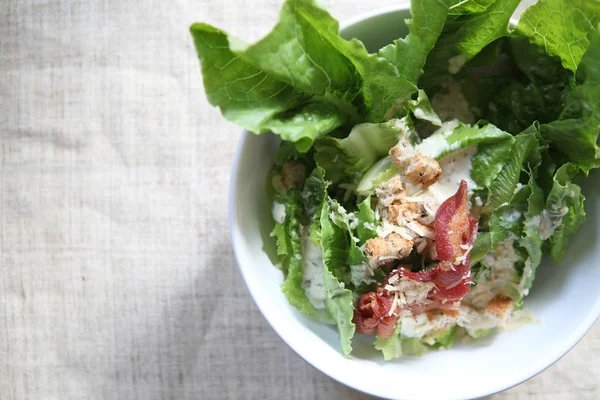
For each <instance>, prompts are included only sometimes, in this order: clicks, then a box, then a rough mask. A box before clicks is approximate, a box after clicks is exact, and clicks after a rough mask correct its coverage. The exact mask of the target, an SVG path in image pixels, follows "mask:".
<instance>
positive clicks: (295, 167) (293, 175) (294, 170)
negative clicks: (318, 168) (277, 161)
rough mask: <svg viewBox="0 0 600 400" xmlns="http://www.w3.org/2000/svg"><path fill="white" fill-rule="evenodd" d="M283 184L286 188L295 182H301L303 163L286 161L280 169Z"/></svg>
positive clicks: (302, 178) (303, 174)
mask: <svg viewBox="0 0 600 400" xmlns="http://www.w3.org/2000/svg"><path fill="white" fill-rule="evenodd" d="M281 175H282V179H283V186H285V188H286V189H288V188H290V187H292V186H294V185H295V184H297V183H303V182H304V178H305V171H304V165H303V164H301V163H299V162H294V161H287V162H286V163H285V164H283V166H282V169H281Z"/></svg>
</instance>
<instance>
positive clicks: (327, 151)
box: [315, 119, 411, 182]
mask: <svg viewBox="0 0 600 400" xmlns="http://www.w3.org/2000/svg"><path fill="white" fill-rule="evenodd" d="M406 121H408V120H407V119H401V120H398V119H393V120H390V121H388V122H386V123H383V124H368V123H366V124H360V125H356V126H355V127H354V128H353V129H352V132H350V135H348V137H346V138H344V139H337V138H333V137H324V138H321V139H320V140H319V141H317V142H316V143H315V149H316V153H315V160H316V161H317V164H318V165H319V166H321V167H323V168H324V169H325V171H326V173H327V179H329V180H331V181H333V182H338V181H340V180H341V179H344V178H346V177H354V178H358V177H360V176H362V175H363V174H364V173H365V172H366V171H367V170H368V169H369V168H370V167H371V166H372V165H373V164H375V163H376V162H377V161H378V160H380V159H381V158H382V157H383V156H385V155H387V154H388V152H389V151H390V148H392V147H393V146H394V145H396V143H398V140H399V139H400V137H402V136H403V135H406V134H407V132H409V131H411V129H410V127H409V125H408V123H407V122H406Z"/></svg>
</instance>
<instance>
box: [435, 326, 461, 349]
mask: <svg viewBox="0 0 600 400" xmlns="http://www.w3.org/2000/svg"><path fill="white" fill-rule="evenodd" d="M457 331H458V325H451V326H449V327H447V328H446V329H444V330H443V331H441V332H440V333H439V334H438V335H437V336H436V337H435V338H434V341H435V342H434V343H433V344H432V345H429V346H428V347H430V348H432V349H436V350H439V349H442V348H444V349H449V348H451V347H452V345H453V344H454V338H455V337H456V332H457Z"/></svg>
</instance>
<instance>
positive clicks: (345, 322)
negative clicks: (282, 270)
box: [320, 199, 355, 356]
mask: <svg viewBox="0 0 600 400" xmlns="http://www.w3.org/2000/svg"><path fill="white" fill-rule="evenodd" d="M332 204H334V201H333V200H331V199H326V200H325V202H324V203H323V207H322V210H321V218H320V222H321V250H322V254H323V271H324V272H323V285H324V287H325V306H326V307H327V311H328V312H329V314H330V315H331V316H332V317H333V318H334V319H335V321H336V324H337V327H338V332H339V335H340V343H341V346H342V352H343V353H344V355H345V356H348V354H350V352H351V351H352V346H351V338H352V336H353V335H354V330H355V326H354V324H353V323H352V317H353V313H354V303H353V296H352V292H351V291H350V290H349V289H346V288H345V285H344V283H343V282H344V281H346V280H347V276H348V257H349V253H348V248H349V245H350V243H349V240H348V234H347V232H345V231H344V229H343V228H340V227H339V226H338V225H337V224H336V222H334V221H333V220H332V219H331V215H332V213H336V210H335V209H334V208H333V207H332ZM336 220H337V218H336ZM337 222H338V223H339V221H337Z"/></svg>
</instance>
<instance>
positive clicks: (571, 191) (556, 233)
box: [540, 164, 585, 261]
mask: <svg viewBox="0 0 600 400" xmlns="http://www.w3.org/2000/svg"><path fill="white" fill-rule="evenodd" d="M576 175H577V168H576V167H575V166H573V165H572V164H564V165H563V166H561V167H560V168H559V169H558V170H557V171H556V174H555V175H554V185H553V186H552V190H551V191H550V194H549V195H548V198H547V199H546V209H545V210H544V213H543V215H542V217H541V225H540V227H541V229H540V231H541V234H542V237H543V238H544V239H546V238H548V237H549V238H550V254H551V255H552V258H554V259H555V260H556V261H560V260H561V259H562V257H563V256H564V254H565V250H566V247H567V244H568V240H569V237H570V236H572V235H573V234H574V233H575V232H576V231H577V229H578V228H579V226H580V225H581V224H582V223H583V222H584V221H585V210H584V208H583V202H584V200H585V198H584V197H583V195H582V194H581V188H580V187H579V186H578V185H577V184H575V183H573V182H572V181H571V180H572V179H573V178H574V177H575V176H576Z"/></svg>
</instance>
